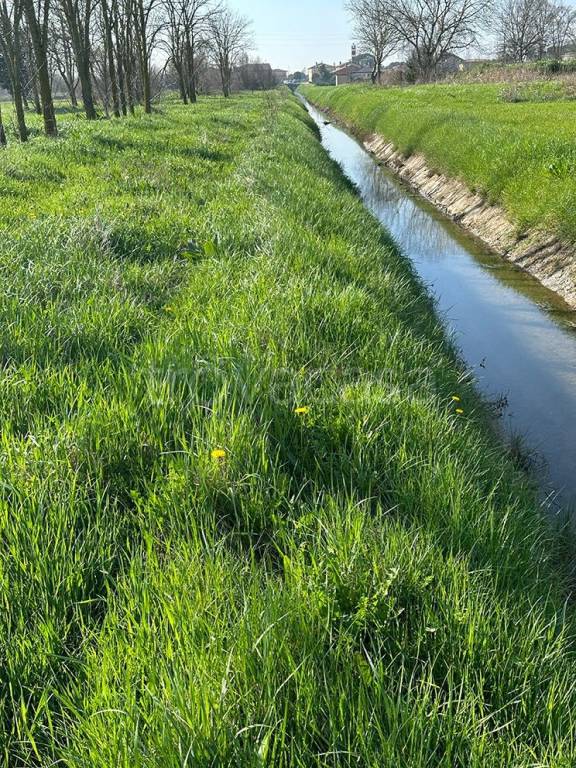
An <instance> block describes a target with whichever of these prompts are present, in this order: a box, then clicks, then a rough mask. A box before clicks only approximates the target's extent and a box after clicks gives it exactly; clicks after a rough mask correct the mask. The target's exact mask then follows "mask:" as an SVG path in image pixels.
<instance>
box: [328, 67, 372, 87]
mask: <svg viewBox="0 0 576 768" xmlns="http://www.w3.org/2000/svg"><path fill="white" fill-rule="evenodd" d="M373 72H374V69H373V67H372V66H369V67H367V66H361V65H360V64H354V63H353V62H349V63H348V64H343V65H342V66H339V67H337V68H336V69H335V70H334V72H333V74H334V77H335V78H336V85H346V84H347V83H361V82H368V81H370V80H372V74H373Z"/></svg>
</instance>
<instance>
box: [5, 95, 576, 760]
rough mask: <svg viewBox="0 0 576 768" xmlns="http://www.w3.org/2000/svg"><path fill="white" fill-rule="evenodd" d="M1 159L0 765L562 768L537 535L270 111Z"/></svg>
mask: <svg viewBox="0 0 576 768" xmlns="http://www.w3.org/2000/svg"><path fill="white" fill-rule="evenodd" d="M61 125H62V130H61V137H60V138H59V139H58V140H56V141H50V140H46V139H43V138H41V137H35V138H33V140H32V141H31V142H30V145H29V146H26V147H21V146H19V145H17V144H16V143H15V142H14V143H12V144H11V146H10V147H9V148H8V150H7V151H5V152H3V153H2V154H1V155H0V190H1V191H0V200H1V210H0V226H1V232H2V235H1V238H0V268H1V271H2V288H1V290H2V301H1V302H0V312H1V313H2V324H1V329H2V337H1V344H2V347H1V350H2V372H1V376H0V411H1V421H0V528H1V536H0V547H1V557H0V600H1V608H2V610H1V611H0V649H1V651H0V744H1V754H2V758H3V764H4V765H6V766H19V767H20V766H56V765H58V766H68V767H69V768H72V767H74V768H152V767H153V766H154V767H155V768H176V767H179V768H180V767H184V766H187V767H189V768H192V767H194V768H195V767H196V766H206V767H207V766H254V767H256V766H278V767H281V766H285V767H286V768H288V767H290V768H292V767H299V768H309V767H310V766H319V767H320V766H322V767H328V766H330V767H335V766H369V767H370V768H384V767H385V766H394V768H424V767H425V766H426V767H428V766H430V767H432V766H433V767H435V768H436V767H438V768H439V767H440V766H442V767H443V768H455V767H456V766H459V767H461V768H502V766H510V767H511V768H512V766H513V767H514V768H534V767H535V766H542V767H544V766H545V767H546V768H569V766H573V765H574V761H575V760H576V743H575V730H574V726H575V713H576V659H575V653H574V652H575V648H576V646H575V644H574V631H575V629H576V619H575V617H574V610H573V607H572V605H570V604H569V603H568V602H567V596H568V587H569V582H568V574H567V572H566V570H565V567H564V565H563V563H564V562H565V556H564V551H563V545H562V542H561V540H560V539H559V538H558V537H556V535H555V534H553V533H552V532H551V530H550V528H549V527H548V525H547V524H546V523H545V522H544V521H543V519H542V517H541V512H540V510H539V507H538V503H537V499H536V493H535V491H534V489H533V488H532V487H531V483H530V482H529V480H527V478H526V477H525V476H524V475H523V473H522V471H521V469H519V468H518V467H517V466H516V465H515V464H514V462H513V460H512V458H511V457H509V456H507V455H506V454H505V452H504V448H503V447H502V446H501V445H500V444H499V443H498V442H497V440H496V439H495V437H494V435H493V432H492V430H491V428H490V426H489V420H488V413H487V409H486V407H485V406H484V405H483V403H482V402H481V401H479V399H478V397H477V395H476V392H475V391H474V389H473V388H472V387H471V385H470V384H469V383H467V378H466V376H465V375H464V372H463V370H462V367H461V365H460V362H459V360H458V357H457V355H456V352H455V350H454V349H453V348H452V346H451V344H450V343H449V341H448V340H447V338H446V335H445V332H444V330H443V327H442V324H441V322H440V320H439V319H438V317H437V316H436V314H435V309H434V305H433V302H432V300H431V299H430V298H429V296H428V295H427V293H426V291H425V289H424V287H423V285H422V284H421V283H420V282H419V280H418V279H417V278H416V277H415V275H414V273H413V272H412V269H411V267H410V265H409V263H408V261H407V260H406V259H405V258H404V257H403V256H402V255H401V254H400V253H399V252H398V251H397V250H396V248H395V246H394V244H393V243H392V242H391V241H390V239H389V237H388V236H387V234H386V232H384V231H383V230H382V229H381V227H380V226H379V224H378V223H377V222H376V221H375V220H374V219H373V218H372V217H371V216H370V214H369V213H367V211H366V210H365V209H364V208H363V206H362V204H361V202H360V200H359V198H358V197H357V195H356V193H355V191H354V190H353V189H352V188H351V186H350V184H349V183H348V182H347V181H346V180H345V179H344V178H343V177H342V175H341V173H340V171H339V169H338V168H337V167H336V166H335V165H334V164H333V163H332V162H331V160H330V159H329V158H328V157H327V155H326V154H325V152H324V151H323V149H322V147H321V145H320V143H319V141H318V135H317V132H316V129H315V128H314V126H313V125H312V124H311V122H310V120H309V118H308V116H307V115H306V112H305V111H304V110H303V108H302V107H301V106H300V105H299V104H298V103H297V101H296V100H295V99H294V98H293V97H291V96H289V95H286V94H284V93H282V92H275V93H270V94H264V95H256V96H247V95H243V96H238V97H234V98H232V99H229V100H224V99H219V98H203V99H202V100H201V101H200V102H199V104H198V105H196V106H194V107H183V106H176V105H174V104H171V103H169V102H166V103H164V104H162V105H161V106H160V108H159V109H158V111H157V112H156V113H155V114H153V115H151V116H143V115H139V116H137V117H135V118H132V119H128V120H125V121H122V122H113V121H98V122H96V123H86V122H84V121H83V120H81V119H79V118H76V117H75V116H74V115H71V116H70V117H68V118H67V117H65V116H64V117H61Z"/></svg>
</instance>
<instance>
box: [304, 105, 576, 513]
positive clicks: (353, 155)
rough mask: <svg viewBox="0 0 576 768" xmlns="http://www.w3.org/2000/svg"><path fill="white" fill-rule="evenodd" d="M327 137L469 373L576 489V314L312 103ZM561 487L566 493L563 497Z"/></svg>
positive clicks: (538, 460) (527, 443) (546, 467)
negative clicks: (423, 288)
mask: <svg viewBox="0 0 576 768" xmlns="http://www.w3.org/2000/svg"><path fill="white" fill-rule="evenodd" d="M307 108H308V110H309V112H310V114H311V116H312V117H313V119H314V120H315V122H316V124H317V125H318V127H319V130H320V133H321V138H322V143H323V145H324V147H325V148H326V150H327V151H328V153H329V154H330V156H331V157H332V158H333V159H334V160H336V162H337V163H338V164H339V165H340V166H341V168H342V170H343V171H344V173H345V174H346V176H347V177H348V178H349V179H350V180H351V181H352V182H353V183H354V184H355V185H356V187H357V188H358V190H359V192H360V194H361V196H362V198H363V200H364V203H365V204H366V206H367V207H368V208H369V209H370V210H371V212H372V213H373V214H374V215H375V216H376V217H377V218H378V219H379V221H380V222H381V223H382V224H383V225H384V226H385V227H386V229H387V230H388V231H389V232H390V233H391V235H392V236H393V238H394V239H395V241H396V243H397V244H398V245H399V247H400V249H401V250H402V251H403V252H404V254H405V255H406V256H407V257H408V258H409V259H410V260H411V262H412V264H413V266H414V268H415V270H416V271H417V273H418V274H419V276H420V277H421V279H422V280H423V281H424V282H425V283H426V284H427V285H428V286H429V288H430V291H431V292H432V293H433V294H434V295H435V297H436V300H437V306H438V310H439V312H440V313H441V315H442V316H443V317H444V320H445V323H446V325H447V326H448V328H449V329H450V331H451V332H452V333H453V336H454V340H455V342H456V344H457V346H458V347H459V349H460V350H461V353H462V356H463V358H464V360H465V363H466V365H467V367H468V370H469V372H470V375H471V376H473V377H474V379H475V380H476V383H477V385H478V387H479V388H480V390H481V391H482V393H483V394H484V396H485V397H486V398H487V399H488V400H490V401H492V402H494V403H495V404H497V405H498V413H499V424H500V431H501V433H502V436H503V437H504V439H505V440H506V441H507V442H508V443H509V445H512V446H514V445H521V446H522V451H524V452H525V453H527V455H528V456H529V457H530V462H531V464H532V468H533V469H534V470H535V471H536V474H537V476H538V479H539V482H540V484H541V486H542V488H543V489H544V493H545V495H546V496H549V497H551V498H554V503H553V505H552V506H553V507H554V508H555V509H557V508H558V506H559V504H558V498H561V505H562V506H563V507H566V506H568V505H571V503H572V502H573V499H574V498H575V497H576V473H575V472H574V469H575V468H576V440H575V439H574V437H573V436H574V434H576V330H575V323H576V317H575V314H574V312H573V311H572V310H571V309H570V307H569V306H568V305H567V304H566V303H565V302H564V301H563V300H562V299H560V298H559V297H558V296H557V295H556V294H555V293H554V292H552V291H551V290H549V289H547V288H546V287H545V286H542V285H541V284H540V283H539V282H538V281H537V280H536V279H534V278H533V277H531V276H530V275H529V274H527V273H526V272H525V271H522V270H520V269H518V268H517V267H515V266H514V265H513V264H511V263H509V262H507V261H505V260H503V259H502V258H500V257H499V256H498V255H497V254H495V253H494V252H492V251H491V250H490V249H488V248H486V247H485V245H484V244H483V243H482V242H481V241H480V240H478V239H475V238H473V237H470V236H468V235H466V233H465V232H464V231H463V230H462V229H461V228H460V227H458V226H457V225H456V224H455V223H454V222H452V221H451V220H450V219H449V218H448V217H446V216H445V215H443V214H442V213H441V212H440V211H438V210H437V209H436V208H435V207H433V206H432V205H431V204H430V203H428V202H427V201H426V200H423V199H422V198H421V197H420V196H419V195H418V194H417V193H416V192H415V191H414V190H413V189H412V188H411V187H410V186H409V185H407V184H406V183H404V182H403V181H402V180H401V179H399V178H398V177H397V176H396V175H394V174H393V173H392V172H391V171H389V170H388V169H387V168H385V167H380V166H379V165H378V163H377V162H376V161H375V159H374V157H373V156H371V155H370V153H369V152H368V150H367V149H366V148H365V147H363V146H362V144H361V143H360V142H359V141H358V140H357V139H355V138H354V137H353V136H352V135H350V134H349V133H347V132H346V131H344V130H343V129H342V128H340V127H337V126H336V125H334V124H327V120H326V116H325V115H324V114H323V113H322V112H320V111H319V110H317V109H316V108H315V107H313V106H312V105H310V104H307ZM557 497H558V498H557Z"/></svg>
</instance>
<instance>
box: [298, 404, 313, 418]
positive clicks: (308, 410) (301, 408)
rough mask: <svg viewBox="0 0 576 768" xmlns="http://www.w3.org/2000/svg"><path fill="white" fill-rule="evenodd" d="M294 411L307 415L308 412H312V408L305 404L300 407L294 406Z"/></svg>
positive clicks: (300, 414) (299, 414)
mask: <svg viewBox="0 0 576 768" xmlns="http://www.w3.org/2000/svg"><path fill="white" fill-rule="evenodd" d="M294 413H297V414H298V416H305V415H306V414H307V413H310V408H308V406H307V405H303V406H301V407H300V408H294Z"/></svg>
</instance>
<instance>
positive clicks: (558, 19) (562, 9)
mask: <svg viewBox="0 0 576 768" xmlns="http://www.w3.org/2000/svg"><path fill="white" fill-rule="evenodd" d="M575 38H576V8H573V7H570V6H568V5H561V4H556V3H550V15H549V22H548V29H547V46H548V50H547V52H548V53H549V54H550V55H551V56H552V57H553V58H554V59H561V58H562V55H563V53H564V50H565V48H566V46H567V45H569V44H570V43H572V42H573V41H574V39H575Z"/></svg>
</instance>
